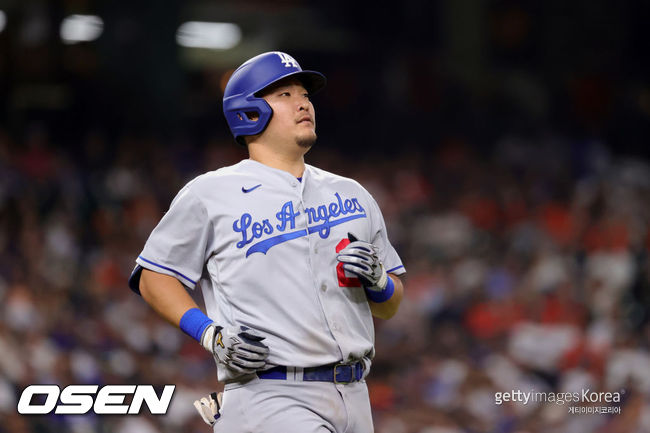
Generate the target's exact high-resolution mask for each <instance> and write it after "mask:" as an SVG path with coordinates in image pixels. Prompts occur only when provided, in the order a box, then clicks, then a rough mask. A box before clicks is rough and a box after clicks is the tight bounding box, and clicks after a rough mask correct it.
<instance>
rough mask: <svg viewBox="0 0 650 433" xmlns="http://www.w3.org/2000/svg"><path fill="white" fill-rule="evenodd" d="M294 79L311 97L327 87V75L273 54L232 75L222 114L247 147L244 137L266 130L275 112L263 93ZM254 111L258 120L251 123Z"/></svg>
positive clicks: (254, 59)
mask: <svg viewBox="0 0 650 433" xmlns="http://www.w3.org/2000/svg"><path fill="white" fill-rule="evenodd" d="M287 77H295V78H297V79H298V80H300V81H301V82H302V84H303V86H305V89H306V90H307V92H309V94H310V95H313V94H314V93H316V92H318V91H319V90H320V89H322V88H323V87H324V86H325V76H324V75H323V74H321V73H320V72H316V71H303V70H302V68H301V67H300V65H299V64H298V62H297V61H296V60H295V59H294V58H293V57H291V56H290V55H288V54H286V53H283V52H280V51H271V52H268V53H263V54H260V55H258V56H255V57H253V58H252V59H249V60H247V61H246V62H245V63H244V64H242V65H241V66H240V67H239V68H237V69H236V70H235V72H233V74H232V76H231V77H230V80H228V84H227V85H226V90H225V91H224V94H223V114H224V115H225V116H226V121H227V122H228V126H229V127H230V131H231V132H232V135H234V136H235V140H236V141H237V142H238V143H240V144H244V139H243V138H242V137H243V136H244V135H255V134H259V133H260V132H262V131H264V129H265V128H266V125H268V123H269V121H270V120H271V116H272V115H273V110H272V109H271V107H270V106H269V104H267V103H266V101H265V100H264V99H263V98H260V97H258V96H257V93H259V92H260V91H261V90H264V89H265V88H266V87H268V86H270V85H271V84H273V83H275V82H277V81H280V80H281V79H283V78H287ZM251 112H255V113H257V114H258V116H259V118H258V119H256V120H251V119H250V118H249V117H248V115H247V113H251Z"/></svg>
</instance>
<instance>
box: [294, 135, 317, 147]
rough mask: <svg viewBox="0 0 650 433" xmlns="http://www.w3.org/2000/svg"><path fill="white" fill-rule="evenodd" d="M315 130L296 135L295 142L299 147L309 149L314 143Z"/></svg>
mask: <svg viewBox="0 0 650 433" xmlns="http://www.w3.org/2000/svg"><path fill="white" fill-rule="evenodd" d="M316 138H318V137H317V136H316V132H315V131H311V132H310V133H306V134H301V135H299V136H298V137H296V143H297V144H298V146H299V147H302V148H305V149H309V148H310V147H312V146H313V145H314V143H316Z"/></svg>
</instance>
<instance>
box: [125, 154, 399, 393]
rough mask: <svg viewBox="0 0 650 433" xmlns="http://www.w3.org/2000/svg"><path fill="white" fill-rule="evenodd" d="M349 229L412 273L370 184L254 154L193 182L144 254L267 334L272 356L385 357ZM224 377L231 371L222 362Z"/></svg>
mask: <svg viewBox="0 0 650 433" xmlns="http://www.w3.org/2000/svg"><path fill="white" fill-rule="evenodd" d="M348 232H350V233H353V234H354V235H355V236H356V237H357V238H358V239H361V240H365V241H368V242H372V243H373V244H375V245H376V246H377V247H378V248H379V252H380V259H381V261H382V262H383V263H384V265H385V267H386V270H387V271H388V272H391V273H394V274H396V275H400V274H402V273H404V272H405V269H404V266H403V265H402V262H401V260H400V258H399V256H398V255H397V253H396V252H395V249H394V248H393V247H392V246H391V244H390V242H389V241H388V236H387V233H386V226H385V224H384V220H383V217H382V214H381V211H380V210H379V207H378V206H377V203H376V202H375V200H374V199H373V198H372V196H371V195H370V194H369V193H368V192H367V191H366V190H365V189H364V188H363V187H362V186H361V185H360V184H359V183H358V182H356V181H354V180H351V179H348V178H344V177H341V176H337V175H334V174H332V173H328V172H326V171H324V170H321V169H318V168H315V167H312V166H310V165H307V166H306V168H305V172H304V175H303V177H302V179H301V180H299V179H296V178H295V177H293V176H292V175H291V174H289V173H287V172H285V171H282V170H278V169H274V168H271V167H268V166H266V165H263V164H261V163H259V162H256V161H253V160H248V159H247V160H243V161H241V162H240V163H238V164H235V165H233V166H230V167H224V168H221V169H219V170H216V171H212V172H208V173H205V174H203V175H201V176H198V177H197V178H195V179H194V180H192V181H191V182H189V183H188V184H187V185H186V186H185V187H184V188H183V189H182V190H181V191H180V192H179V193H178V195H177V196H176V197H175V198H174V200H173V202H172V204H171V206H170V208H169V211H168V212H167V213H166V214H165V215H164V216H163V218H162V220H161V221H160V223H159V224H158V226H157V227H156V228H155V229H154V230H153V232H152V233H151V235H150V237H149V239H148V240H147V243H146V245H145V247H144V250H143V251H142V253H141V254H140V256H139V257H138V258H137V260H136V261H137V263H138V265H139V266H142V267H144V268H147V269H150V270H152V271H155V272H160V273H163V274H168V275H172V276H174V277H176V278H178V280H179V281H181V282H182V283H183V284H184V285H185V286H187V287H189V288H194V287H195V286H197V285H198V286H199V287H200V288H201V290H202V292H203V297H204V299H205V304H206V308H207V314H208V316H209V317H210V318H211V319H212V320H214V321H215V322H216V323H217V324H219V325H221V326H234V325H244V326H248V327H250V328H253V329H256V330H258V331H260V332H262V333H263V334H264V335H265V336H266V340H265V341H264V342H265V344H267V345H268V347H269V348H270V355H269V357H268V359H267V362H268V363H269V364H273V365H285V366H294V367H312V366H319V365H324V364H329V363H334V362H338V361H341V360H342V361H348V360H352V359H362V358H363V357H366V358H369V357H370V358H371V357H372V355H373V353H374V352H373V344H374V328H373V322H372V315H371V312H370V307H369V305H368V302H367V300H366V296H365V293H364V290H363V288H362V287H361V283H360V282H359V280H358V279H357V278H354V277H353V276H351V275H348V274H346V272H345V271H344V270H343V268H342V265H341V264H339V262H337V260H336V254H337V252H338V251H340V250H341V249H342V248H344V247H345V246H346V245H347V244H348V243H349V241H348ZM218 377H219V380H224V379H226V378H229V376H228V373H227V372H226V371H225V369H224V367H223V366H221V365H218Z"/></svg>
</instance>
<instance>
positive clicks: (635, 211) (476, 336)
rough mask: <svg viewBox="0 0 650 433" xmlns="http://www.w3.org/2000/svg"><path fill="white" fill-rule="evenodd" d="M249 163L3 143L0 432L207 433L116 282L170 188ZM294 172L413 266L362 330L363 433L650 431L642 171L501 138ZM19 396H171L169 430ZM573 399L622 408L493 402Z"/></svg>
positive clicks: (164, 336) (584, 152)
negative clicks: (536, 394) (99, 392)
mask: <svg viewBox="0 0 650 433" xmlns="http://www.w3.org/2000/svg"><path fill="white" fill-rule="evenodd" d="M66 149H67V150H66ZM245 157H246V154H245V152H244V150H243V149H242V148H240V147H238V146H237V145H236V144H234V142H232V141H231V140H230V139H222V138H213V139H207V140H205V142H203V143H200V145H190V144H189V141H188V140H185V139H183V138H174V139H171V140H161V139H160V138H159V137H156V136H154V135H151V134H146V133H137V132H133V133H126V132H124V133H121V134H117V135H115V134H108V133H107V132H106V131H102V130H101V129H89V130H88V131H86V132H85V133H84V134H83V136H82V137H81V138H80V139H79V141H78V142H77V143H75V146H70V147H64V146H61V145H58V144H57V143H52V139H51V136H50V134H49V131H48V129H47V127H45V126H43V125H39V124H33V125H31V126H30V127H29V128H27V130H26V133H25V135H24V136H22V137H19V138H16V137H13V136H12V135H11V134H9V133H7V132H6V131H1V130H0V419H2V423H0V432H2V433H4V432H11V433H21V432H46V433H58V432H71V433H82V432H84V433H85V432H102V433H103V432H115V433H130V432H138V433H149V432H151V433H168V432H177V431H184V432H197V433H198V432H207V431H210V429H209V427H207V426H206V425H205V424H203V421H202V420H201V419H200V418H199V416H198V414H196V413H195V409H194V407H193V406H192V401H193V400H194V399H196V398H199V397H201V396H203V395H205V394H207V393H209V392H210V391H213V390H215V389H218V388H219V387H220V385H219V384H218V383H217V381H216V375H215V368H214V364H213V361H212V358H211V357H210V356H209V355H208V354H207V353H206V352H205V351H204V350H203V349H202V348H201V347H200V345H198V344H196V342H195V341H194V340H192V339H191V338H189V337H187V336H185V335H184V334H183V333H181V332H180V331H178V330H177V329H175V328H174V327H172V326H171V325H169V324H167V323H165V322H164V321H163V320H162V319H160V318H159V317H158V316H157V315H156V314H155V313H154V312H153V311H152V310H151V309H150V308H149V307H148V306H147V305H146V304H145V303H144V302H143V301H142V299H140V298H139V297H138V296H137V295H135V294H134V293H132V292H131V291H130V290H129V289H128V287H127V284H126V281H127V278H128V276H129V274H130V272H131V270H132V268H133V266H134V259H135V257H136V256H137V254H138V253H139V252H140V250H141V248H142V246H143V245H144V242H145V240H146V238H147V236H148V235H149V233H150V231H151V230H152V229H153V227H154V226H155V225H156V224H157V222H158V221H159V219H160V218H161V216H162V214H163V212H165V210H166V209H167V207H168V206H169V203H170V201H171V199H172V198H173V196H174V195H175V194H176V192H177V191H178V189H179V188H180V187H182V185H183V184H185V183H186V182H187V181H189V180H190V179H192V178H193V177H194V176H196V175H198V174H200V173H202V172H205V171H208V170H213V169H216V168H218V167H221V166H225V165H230V164H233V163H235V162H237V161H239V160H240V159H241V158H245ZM307 162H308V163H311V164H313V165H316V166H319V167H322V168H324V169H327V170H330V171H333V172H336V173H338V174H342V175H345V176H350V177H353V178H355V179H357V180H358V181H360V182H361V183H362V184H363V185H364V186H365V187H366V188H367V189H368V190H369V191H370V192H371V193H372V194H373V196H374V197H375V198H376V199H377V201H378V203H379V204H380V206H381V208H382V210H383V213H384V217H385V219H386V222H387V225H388V231H389V236H390V238H391V240H392V242H393V244H394V246H395V247H396V248H397V250H398V252H399V253H400V255H401V257H402V259H403V261H404V263H405V265H406V268H407V271H408V273H407V274H406V276H405V284H406V289H407V291H406V294H405V299H404V302H403V303H402V305H401V307H400V310H399V312H398V314H397V315H396V316H395V317H394V318H393V319H391V320H389V321H377V322H376V326H377V337H376V344H377V356H376V358H375V361H374V364H373V367H372V371H371V374H370V376H369V377H368V380H367V382H368V386H369V388H370V393H371V401H372V408H373V416H374V418H375V427H376V431H377V432H378V433H461V432H472V433H474V432H494V433H515V432H519V433H542V432H543V433H553V432H558V433H559V432H562V433H583V432H584V433H587V432H589V433H594V432H596V433H597V432H607V433H628V432H629V433H637V432H638V433H641V432H647V431H650V354H649V352H648V350H649V347H648V343H649V342H650V339H649V337H650V325H649V321H648V318H649V316H648V307H649V306H650V256H649V254H648V252H649V251H650V200H648V198H650V166H649V165H648V161H644V160H643V159H641V158H625V157H622V156H616V155H612V154H610V151H609V150H608V148H607V147H606V146H605V145H604V144H603V143H600V142H598V141H591V142H586V143H585V142H575V141H571V140H570V139H568V138H567V137H563V136H554V135H550V134H549V135H548V136H537V137H534V136H526V135H524V134H519V135H516V134H512V135H504V136H502V137H500V138H499V139H498V140H497V141H496V144H495V145H494V146H493V147H492V148H491V149H490V150H489V151H479V150H477V147H476V146H475V145H473V143H468V142H467V141H466V139H465V138H463V137H462V136H454V135H450V136H449V137H447V138H445V139H443V140H441V142H440V144H439V145H438V146H435V147H431V148H430V149H429V150H424V148H421V150H413V151H409V152H405V153H404V154H397V155H396V156H395V158H392V159H389V158H386V157H385V156H381V155H375V156H372V155H371V154H367V155H366V156H365V157H364V158H363V159H360V160H355V161H353V163H351V162H350V160H349V159H348V154H346V153H345V152H343V151H341V150H337V149H335V148H328V146H327V142H326V137H325V138H323V139H321V141H320V142H319V143H317V145H316V147H315V148H314V149H313V150H312V152H311V153H309V154H308V155H307ZM386 173H390V175H386ZM194 295H197V294H196V293H195V294H194ZM199 296H200V294H199ZM197 301H198V302H201V301H200V299H199V298H198V297H197ZM35 383H43V384H49V383H54V384H58V385H60V386H61V387H64V386H66V385H68V384H100V385H101V384H120V383H124V384H138V383H151V384H155V385H157V386H159V387H161V386H162V385H164V384H176V392H175V396H174V399H173V401H172V404H171V406H170V410H169V413H168V414H167V415H165V416H152V415H150V414H148V412H147V410H146V409H144V410H143V414H141V415H140V416H137V417H135V416H130V417H126V416H101V417H100V416H96V415H86V416H64V415H44V416H20V415H18V414H17V412H16V405H17V398H18V396H19V395H20V393H21V392H22V390H23V389H24V388H25V387H26V386H28V385H30V384H35ZM582 389H590V390H592V391H606V392H621V393H622V394H621V395H622V401H621V402H620V403H615V404H614V405H616V406H618V407H620V408H621V413H620V414H571V413H569V411H568V406H569V405H558V404H552V403H548V402H547V403H535V404H534V403H529V404H522V403H506V402H504V403H503V404H500V405H498V404H497V403H496V401H495V393H496V392H503V391H512V390H521V391H524V392H525V391H531V390H534V391H540V392H575V391H581V390H582ZM608 405H609V404H608Z"/></svg>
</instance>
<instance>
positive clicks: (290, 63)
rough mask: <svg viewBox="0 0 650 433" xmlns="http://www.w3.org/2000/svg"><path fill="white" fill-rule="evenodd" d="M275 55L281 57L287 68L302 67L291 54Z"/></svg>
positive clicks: (279, 53)
mask: <svg viewBox="0 0 650 433" xmlns="http://www.w3.org/2000/svg"><path fill="white" fill-rule="evenodd" d="M275 54H277V55H278V56H279V57H280V61H281V62H282V63H283V64H284V66H285V67H287V68H291V67H294V68H299V67H300V65H299V64H298V62H296V59H294V58H293V57H291V56H290V55H289V54H287V53H281V52H277V53H275Z"/></svg>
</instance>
